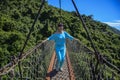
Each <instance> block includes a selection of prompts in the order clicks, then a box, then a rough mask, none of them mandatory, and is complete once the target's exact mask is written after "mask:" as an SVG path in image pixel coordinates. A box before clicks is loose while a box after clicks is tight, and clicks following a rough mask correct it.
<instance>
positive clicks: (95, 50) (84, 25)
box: [72, 0, 99, 76]
mask: <svg viewBox="0 0 120 80" xmlns="http://www.w3.org/2000/svg"><path fill="white" fill-rule="evenodd" d="M72 3H73V5H74V8H75V10H76V12H77V15H78V17H79V19H80V20H81V22H82V25H83V27H84V29H85V31H86V33H87V35H88V38H89V40H90V43H91V46H92V48H93V50H94V52H95V53H94V54H95V57H96V58H97V63H96V67H95V72H96V71H97V67H98V63H99V53H98V51H97V49H96V48H95V44H94V43H93V41H92V38H91V36H90V34H89V31H88V28H87V26H86V24H85V22H84V20H83V18H82V16H81V14H80V13H79V11H78V9H77V6H76V4H75V2H74V0H72ZM94 76H95V74H94Z"/></svg>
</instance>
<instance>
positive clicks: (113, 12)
mask: <svg viewBox="0 0 120 80" xmlns="http://www.w3.org/2000/svg"><path fill="white" fill-rule="evenodd" d="M61 1H62V9H64V10H67V11H74V10H75V9H74V7H73V5H72V2H71V0H61ZM75 2H76V4H77V6H78V8H79V11H80V13H81V14H86V15H93V18H94V19H95V20H99V21H101V22H104V23H107V24H108V25H110V26H112V27H115V28H117V29H119V30H120V0H75ZM48 3H49V4H50V5H53V6H56V7H59V0H48Z"/></svg>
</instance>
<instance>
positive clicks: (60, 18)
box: [59, 0, 62, 22]
mask: <svg viewBox="0 0 120 80" xmlns="http://www.w3.org/2000/svg"><path fill="white" fill-rule="evenodd" d="M59 7H60V22H61V21H62V20H61V19H62V11H61V0H59Z"/></svg>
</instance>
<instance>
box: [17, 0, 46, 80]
mask: <svg viewBox="0 0 120 80" xmlns="http://www.w3.org/2000/svg"><path fill="white" fill-rule="evenodd" d="M44 3H45V0H42V3H41V5H40V8H39V10H38V13H37V16H36V17H35V19H34V22H33V24H32V26H31V28H30V32H29V33H28V35H27V37H26V40H25V43H24V45H23V48H22V50H21V51H20V54H19V59H20V58H21V56H22V54H23V51H24V49H25V47H26V45H27V43H28V40H29V38H30V35H31V33H32V31H33V29H34V25H35V23H36V21H37V19H38V17H39V15H40V12H41V9H42V7H43V5H44ZM18 67H19V73H20V79H21V80H22V70H21V66H20V61H19V62H18Z"/></svg>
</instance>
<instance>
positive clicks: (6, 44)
mask: <svg viewBox="0 0 120 80" xmlns="http://www.w3.org/2000/svg"><path fill="white" fill-rule="evenodd" d="M40 2H41V0H12V1H10V0H2V1H1V2H0V16H1V17H0V57H1V58H0V67H1V66H3V65H5V64H7V63H8V62H9V59H10V57H11V56H13V55H16V56H18V53H19V52H20V50H21V48H22V47H23V44H24V41H25V39H26V36H27V34H28V32H29V29H30V27H31V26H32V23H33V21H34V19H35V16H36V14H37V11H38V9H39V5H40ZM60 17H61V19H62V23H63V24H64V28H65V30H66V31H67V32H69V33H70V34H71V35H72V36H74V37H76V38H78V39H79V40H80V41H81V42H83V44H85V45H87V46H88V47H89V48H91V45H90V42H89V39H88V36H87V35H86V32H85V30H84V28H83V26H82V24H81V22H80V20H79V18H78V17H76V14H75V12H74V11H73V12H67V11H63V10H62V16H60V14H59V9H58V8H55V7H53V6H49V5H48V4H47V3H45V5H44V8H43V9H42V13H41V14H40V17H39V19H38V21H37V22H36V24H35V28H34V30H33V32H32V35H31V36H30V40H29V42H28V44H27V47H26V49H25V50H28V49H29V48H31V47H32V46H34V45H36V44H37V43H38V42H40V41H41V40H43V39H46V38H47V37H48V36H50V35H51V34H53V33H54V32H55V31H56V28H57V24H58V23H59V22H60ZM82 17H83V19H84V21H85V23H86V25H87V26H88V29H89V32H90V35H91V37H92V39H93V41H94V43H95V45H96V47H97V49H98V50H99V51H100V52H101V53H102V54H103V55H104V56H106V57H107V58H108V60H109V61H111V62H113V63H114V64H115V65H117V66H118V67H120V65H119V64H120V61H119V60H118V59H119V58H120V54H119V53H120V35H119V34H120V31H119V30H116V29H114V28H111V27H110V26H108V25H107V24H104V23H101V22H99V21H96V20H94V19H93V15H89V16H86V15H82ZM91 49H92V48H91ZM113 54H114V55H113Z"/></svg>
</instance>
